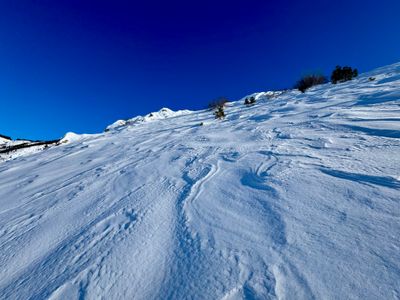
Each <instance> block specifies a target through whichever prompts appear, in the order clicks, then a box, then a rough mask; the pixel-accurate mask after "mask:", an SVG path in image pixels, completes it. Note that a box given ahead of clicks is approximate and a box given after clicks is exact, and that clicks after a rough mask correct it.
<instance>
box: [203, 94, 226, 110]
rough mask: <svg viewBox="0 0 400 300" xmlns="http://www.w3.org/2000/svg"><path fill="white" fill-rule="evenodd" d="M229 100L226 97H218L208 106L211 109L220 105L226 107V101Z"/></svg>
mask: <svg viewBox="0 0 400 300" xmlns="http://www.w3.org/2000/svg"><path fill="white" fill-rule="evenodd" d="M228 102H229V100H228V99H227V98H225V97H219V98H217V99H214V100H212V101H211V102H210V103H209V104H208V108H210V109H217V108H218V107H220V106H222V107H224V106H225V105H226V103H228Z"/></svg>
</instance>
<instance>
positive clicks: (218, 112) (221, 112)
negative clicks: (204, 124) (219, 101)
mask: <svg viewBox="0 0 400 300" xmlns="http://www.w3.org/2000/svg"><path fill="white" fill-rule="evenodd" d="M214 115H215V118H216V119H223V118H225V111H224V106H222V105H221V106H218V107H217V110H216V111H215V112H214Z"/></svg>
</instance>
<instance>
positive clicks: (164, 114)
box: [105, 107, 191, 131]
mask: <svg viewBox="0 0 400 300" xmlns="http://www.w3.org/2000/svg"><path fill="white" fill-rule="evenodd" d="M188 113H191V111H190V110H178V111H173V110H170V109H169V108H165V107H164V108H161V109H160V110H159V111H157V112H152V113H149V114H147V115H145V116H144V117H142V116H137V117H134V118H132V119H128V120H118V121H115V122H114V123H113V124H111V125H109V126H107V127H106V130H105V131H110V130H114V129H121V128H122V127H124V126H131V125H135V124H141V123H144V122H150V121H155V120H162V119H167V118H172V117H176V116H181V115H185V114H188Z"/></svg>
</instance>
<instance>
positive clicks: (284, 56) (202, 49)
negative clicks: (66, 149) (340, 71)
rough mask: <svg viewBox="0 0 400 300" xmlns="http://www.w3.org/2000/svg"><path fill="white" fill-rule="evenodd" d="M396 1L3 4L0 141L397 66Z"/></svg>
mask: <svg viewBox="0 0 400 300" xmlns="http://www.w3.org/2000/svg"><path fill="white" fill-rule="evenodd" d="M399 15H400V1H399V0H380V1H376V0H374V1H371V0H354V1H352V0H347V1H344V0H336V1H331V0H329V1H327V0H325V1H324V0H314V1H310V0H309V1H308V0H302V1H290V0H280V1H266V0H264V1H250V0H247V1H234V0H231V1H217V0H213V1H211V0H202V1H175V0H171V1H161V0H156V1H133V0H132V1H128V0H113V1H111V0H109V1H102V0H93V1H88V0H56V1H54V0H47V1H45V0H36V1H34V0H30V1H28V0H18V1H16V0H1V1H0V109H1V110H0V133H2V134H6V135H11V136H12V137H14V138H17V137H24V138H31V139H43V138H47V139H51V138H58V137H61V136H62V135H63V134H64V133H65V132H67V131H75V132H78V133H85V132H86V133H93V132H100V131H102V130H103V129H104V127H105V126H106V125H108V124H110V123H112V122H114V121H115V120H117V119H121V118H129V117H133V116H135V115H138V114H146V113H148V112H150V111H154V110H158V109H159V108H161V107H163V106H166V107H170V108H171V109H184V108H188V109H198V108H203V107H205V106H206V105H207V103H208V102H209V100H211V99H213V98H215V97H218V96H222V95H224V96H226V97H228V98H231V99H237V98H240V97H242V96H244V95H246V94H248V93H252V92H256V91H265V90H270V89H280V88H286V87H291V86H292V85H293V83H294V82H295V81H296V80H297V79H298V77H299V76H301V75H302V74H305V73H308V72H313V71H322V72H325V73H326V74H327V75H328V74H329V73H330V71H331V69H333V68H334V67H335V65H337V64H342V65H343V64H348V65H351V66H354V67H357V68H358V69H359V71H361V72H363V71H367V70H370V69H372V68H375V67H378V66H382V65H386V64H390V63H394V62H397V61H400V35H399V34H400V17H399Z"/></svg>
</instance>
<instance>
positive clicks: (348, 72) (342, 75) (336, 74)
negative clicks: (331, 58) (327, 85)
mask: <svg viewBox="0 0 400 300" xmlns="http://www.w3.org/2000/svg"><path fill="white" fill-rule="evenodd" d="M357 76H358V71H357V69H352V68H351V67H343V68H342V67H341V66H336V69H335V70H333V72H332V75H331V81H332V83H333V84H336V83H338V82H345V81H348V80H352V79H353V78H355V77H357Z"/></svg>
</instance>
